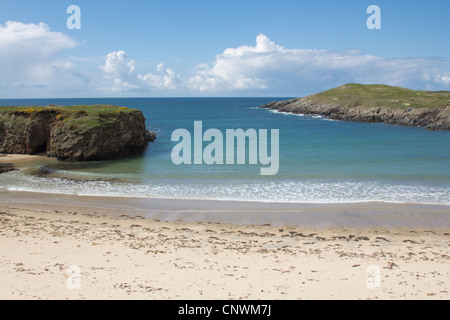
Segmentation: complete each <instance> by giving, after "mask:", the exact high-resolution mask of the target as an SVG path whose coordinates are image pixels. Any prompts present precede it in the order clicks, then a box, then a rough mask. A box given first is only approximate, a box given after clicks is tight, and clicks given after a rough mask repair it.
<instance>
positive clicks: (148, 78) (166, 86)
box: [138, 63, 181, 90]
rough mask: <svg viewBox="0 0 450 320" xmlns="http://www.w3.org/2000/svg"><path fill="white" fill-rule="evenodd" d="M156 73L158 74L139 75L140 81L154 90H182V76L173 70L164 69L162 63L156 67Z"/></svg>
mask: <svg viewBox="0 0 450 320" xmlns="http://www.w3.org/2000/svg"><path fill="white" fill-rule="evenodd" d="M156 71H158V74H152V73H148V74H146V75H138V79H139V80H142V81H143V82H144V83H146V84H147V85H148V87H149V88H150V89H152V90H177V89H179V88H180V83H181V82H180V76H179V75H178V74H176V73H175V72H174V71H173V70H171V69H166V68H164V64H162V63H160V64H158V66H157V67H156Z"/></svg>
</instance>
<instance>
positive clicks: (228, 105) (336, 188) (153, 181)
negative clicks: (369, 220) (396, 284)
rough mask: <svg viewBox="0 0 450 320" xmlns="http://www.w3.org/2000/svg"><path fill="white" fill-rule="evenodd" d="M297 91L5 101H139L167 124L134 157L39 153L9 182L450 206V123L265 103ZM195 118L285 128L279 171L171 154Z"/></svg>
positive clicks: (153, 120)
mask: <svg viewBox="0 0 450 320" xmlns="http://www.w3.org/2000/svg"><path fill="white" fill-rule="evenodd" d="M288 98H289V97H286V98H283V97H281V98H280V97H273V98H266V97H264V98H95V99H91V98H83V99H9V100H0V106H14V105H20V106H37V105H49V104H54V105H97V104H98V105H100V104H111V105H117V106H124V107H129V108H136V109H139V110H142V112H143V114H144V116H145V118H146V125H147V128H148V129H149V130H150V131H155V132H156V133H157V139H156V140H155V141H154V142H152V143H150V144H149V146H148V148H147V150H146V151H145V152H143V153H142V154H138V155H133V156H131V157H127V158H124V159H119V160H108V161H95V162H81V163H68V162H59V161H57V160H56V159H52V158H43V159H39V160H36V161H34V162H32V163H31V164H30V165H29V166H28V167H27V168H23V169H22V170H20V171H13V172H9V173H6V174H2V175H0V189H7V190H10V191H26V192H39V193H49V194H75V195H89V196H103V197H104V196H106V197H131V198H133V197H135V198H157V199H211V200H236V201H257V202H273V203H277V202H280V203H284V202H286V203H356V202H374V201H375V202H387V203H408V204H438V205H450V132H448V131H439V130H438V131H430V130H426V129H424V128H416V127H402V126H395V125H386V124H380V123H359V122H344V121H333V120H330V119H327V118H324V117H320V116H305V115H292V114H288V113H280V112H276V111H273V110H267V109H262V108H260V106H262V105H264V104H267V103H269V102H272V101H280V100H286V99H288ZM195 121H202V125H203V130H204V131H205V130H207V129H218V130H220V131H221V132H223V133H224V136H225V132H226V130H227V129H243V130H248V129H255V130H260V129H267V130H268V132H270V130H272V129H278V130H279V170H278V173H277V174H276V175H261V171H260V169H261V167H264V166H263V165H262V164H260V163H257V164H249V163H248V161H246V163H245V164H239V165H237V164H233V165H232V164H223V165H222V164H213V165H207V164H190V165H189V164H181V165H177V164H174V162H173V161H172V157H171V154H172V150H173V148H174V147H175V146H176V145H177V144H178V142H176V141H172V139H171V137H172V133H173V132H174V131H175V130H176V129H186V130H188V131H189V132H192V137H193V136H194V134H193V132H194V122H195ZM269 136H270V135H269ZM269 140H270V139H269ZM192 143H193V142H192ZM203 144H204V145H205V146H206V145H207V144H208V143H206V142H204V143H203ZM269 151H270V143H269ZM224 156H225V154H224Z"/></svg>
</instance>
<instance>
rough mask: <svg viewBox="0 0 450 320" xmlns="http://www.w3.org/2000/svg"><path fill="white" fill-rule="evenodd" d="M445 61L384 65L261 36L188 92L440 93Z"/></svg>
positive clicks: (221, 60)
mask: <svg viewBox="0 0 450 320" xmlns="http://www.w3.org/2000/svg"><path fill="white" fill-rule="evenodd" d="M446 65H447V67H448V61H443V60H440V59H432V58H426V59H425V58H404V59H401V58H396V59H386V58H382V57H378V56H373V55H364V54H361V52H359V51H357V50H349V51H345V52H332V51H326V50H315V49H285V48H283V47H282V46H280V45H277V44H275V43H274V42H272V41H271V40H270V39H269V38H268V37H267V36H265V35H264V34H260V35H258V36H257V38H256V45H255V46H240V47H238V48H228V49H225V50H224V52H223V53H222V54H220V55H217V56H216V61H215V62H214V64H213V65H212V66H211V67H210V66H208V65H205V64H201V65H199V66H198V67H197V69H196V71H195V74H194V75H193V76H191V77H190V78H189V79H188V80H187V83H186V86H187V87H188V88H189V89H190V90H193V91H200V92H227V91H228V92H230V91H231V92H243V91H246V90H253V91H255V90H256V91H257V92H262V93H264V92H269V93H270V92H273V93H290V94H292V93H296V92H298V93H304V92H308V93H311V92H317V91H320V90H324V89H328V88H331V87H334V86H338V85H341V84H344V83H347V82H361V83H385V84H390V85H398V86H405V87H411V88H425V87H426V88H442V84H443V83H444V84H447V85H448V84H449V83H448V82H447V80H446V79H447V78H446V77H442V78H441V81H434V80H433V79H435V78H436V77H435V76H436V75H437V74H438V73H439V70H440V69H441V68H443V67H445V66H446Z"/></svg>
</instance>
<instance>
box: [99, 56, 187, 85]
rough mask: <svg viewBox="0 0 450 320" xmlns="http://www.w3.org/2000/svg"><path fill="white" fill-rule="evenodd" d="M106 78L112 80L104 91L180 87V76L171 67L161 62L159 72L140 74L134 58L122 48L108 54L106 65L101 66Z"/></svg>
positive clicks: (157, 68) (157, 69)
mask: <svg viewBox="0 0 450 320" xmlns="http://www.w3.org/2000/svg"><path fill="white" fill-rule="evenodd" d="M101 68H102V69H103V71H104V72H105V76H106V78H108V79H110V80H112V82H110V83H108V86H105V87H103V88H101V90H102V91H113V92H128V91H136V92H145V91H164V90H177V89H179V87H180V77H179V75H178V74H176V73H175V72H174V71H173V70H171V69H166V68H165V67H164V64H162V63H160V64H158V66H157V67H156V71H157V73H156V74H154V73H147V74H144V75H142V74H139V73H137V71H136V64H135V62H134V60H130V58H129V57H128V54H127V53H126V52H125V51H123V50H121V51H117V52H111V53H109V54H108V55H107V56H106V61H105V65H104V66H102V67H101Z"/></svg>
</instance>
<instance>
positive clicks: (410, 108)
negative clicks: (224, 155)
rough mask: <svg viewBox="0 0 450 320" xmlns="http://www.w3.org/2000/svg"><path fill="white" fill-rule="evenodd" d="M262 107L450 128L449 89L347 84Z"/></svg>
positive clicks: (340, 118)
mask: <svg viewBox="0 0 450 320" xmlns="http://www.w3.org/2000/svg"><path fill="white" fill-rule="evenodd" d="M262 108H266V109H275V110H278V111H281V112H291V113H295V114H305V115H322V116H326V117H328V118H330V119H334V120H342V121H360V122H383V123H387V124H396V125H403V126H416V127H426V128H428V129H432V130H435V129H442V130H450V91H422V90H410V89H405V88H400V87H391V86H387V85H378V84H377V85H363V84H356V83H349V84H346V85H343V86H340V87H338V88H335V89H331V90H327V91H324V92H321V93H317V94H313V95H310V96H307V97H305V98H297V99H293V100H287V101H279V102H272V103H269V104H267V105H264V106H262Z"/></svg>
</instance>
